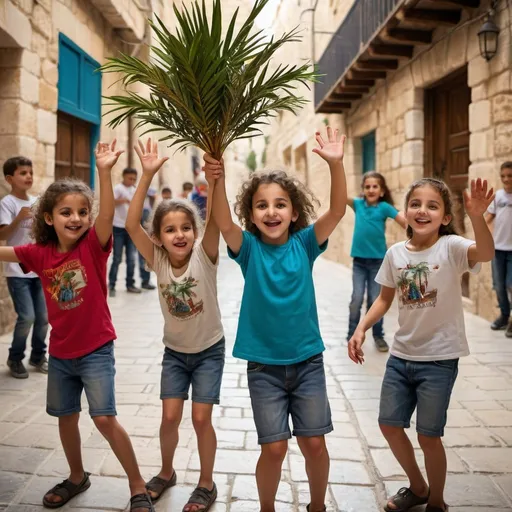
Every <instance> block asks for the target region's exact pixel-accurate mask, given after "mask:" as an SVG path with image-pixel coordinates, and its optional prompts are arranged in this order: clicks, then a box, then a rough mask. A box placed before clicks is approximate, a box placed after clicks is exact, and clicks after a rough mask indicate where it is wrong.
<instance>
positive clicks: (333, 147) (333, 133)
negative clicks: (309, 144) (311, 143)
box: [313, 126, 346, 163]
mask: <svg viewBox="0 0 512 512" xmlns="http://www.w3.org/2000/svg"><path fill="white" fill-rule="evenodd" d="M315 138H316V141H317V142H318V146H319V147H318V148H315V149H313V152H314V153H317V154H318V155H320V156H321V157H322V158H323V159H324V160H325V161H326V162H328V163H335V162H341V161H342V160H343V155H344V144H345V139H346V137H345V135H342V136H341V137H340V135H339V130H338V129H337V128H336V129H335V130H333V129H332V128H331V127H330V126H328V127H327V142H326V141H324V139H323V138H322V136H321V135H320V132H316V136H315Z"/></svg>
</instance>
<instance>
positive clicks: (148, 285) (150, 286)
mask: <svg viewBox="0 0 512 512" xmlns="http://www.w3.org/2000/svg"><path fill="white" fill-rule="evenodd" d="M140 287H141V288H144V290H154V289H156V286H155V285H154V284H151V283H142V284H141V286H140Z"/></svg>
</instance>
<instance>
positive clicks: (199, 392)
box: [160, 338, 226, 404]
mask: <svg viewBox="0 0 512 512" xmlns="http://www.w3.org/2000/svg"><path fill="white" fill-rule="evenodd" d="M225 357H226V342H225V340H224V338H222V339H221V340H220V341H218V342H217V343H215V345H212V346H211V347H209V348H207V349H206V350H203V351H202V352H198V353H197V354H185V353H183V352H177V351H176V350H171V349H170V348H169V347H165V352H164V359H163V361H162V379H161V384H160V398H161V399H162V400H165V399H166V398H181V399H182V400H188V390H189V388H190V385H192V401H193V402H198V403H201V404H218V403H219V401H220V385H221V383H222V373H223V371H224V359H225Z"/></svg>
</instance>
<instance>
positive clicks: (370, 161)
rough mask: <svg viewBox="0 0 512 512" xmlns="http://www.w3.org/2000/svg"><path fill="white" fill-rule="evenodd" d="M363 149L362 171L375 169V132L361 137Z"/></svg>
mask: <svg viewBox="0 0 512 512" xmlns="http://www.w3.org/2000/svg"><path fill="white" fill-rule="evenodd" d="M361 144H362V150H363V173H365V172H368V171H375V170H376V168H375V132H374V131H373V132H371V133H369V134H368V135H365V136H364V137H363V138H362V139H361Z"/></svg>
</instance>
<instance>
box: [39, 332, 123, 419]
mask: <svg viewBox="0 0 512 512" xmlns="http://www.w3.org/2000/svg"><path fill="white" fill-rule="evenodd" d="M115 375H116V368H115V359H114V342H113V341H109V342H108V343H105V345H103V346H102V347H100V348H98V349H96V350H95V351H94V352H91V353H90V354H86V355H85V356H82V357H77V358H75V359H58V358H57V357H52V356H50V359H49V361H48V386H47V389H46V412H47V413H48V414H49V415H50V416H56V417H60V416H69V415H71V414H75V413H77V412H80V411H81V410H82V407H81V397H82V391H83V390H85V395H86V396H87V402H88V404H89V414H90V415H91V417H94V416H115V415H116V414H117V413H116V390H115Z"/></svg>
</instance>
